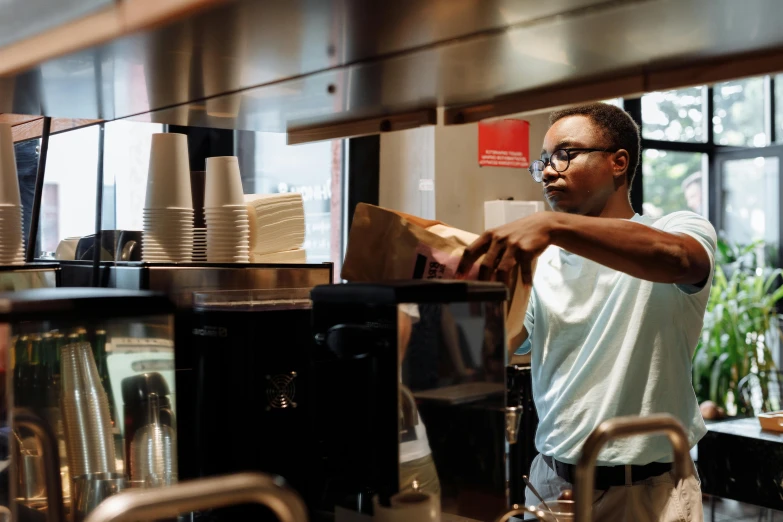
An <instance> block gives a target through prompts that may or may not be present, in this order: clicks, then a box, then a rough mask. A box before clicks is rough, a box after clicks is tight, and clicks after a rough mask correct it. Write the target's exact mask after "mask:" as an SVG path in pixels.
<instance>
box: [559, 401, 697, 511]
mask: <svg viewBox="0 0 783 522" xmlns="http://www.w3.org/2000/svg"><path fill="white" fill-rule="evenodd" d="M658 433H661V434H665V435H666V436H667V437H668V438H669V442H670V443H671V445H672V447H673V449H674V463H673V467H674V473H675V477H674V480H675V483H677V482H678V481H679V480H682V479H685V478H687V477H689V476H691V475H692V474H693V465H692V464H691V459H690V447H689V445H688V436H687V435H686V434H685V428H683V426H682V424H680V422H679V421H678V420H677V419H675V418H674V417H673V416H671V415H669V414H655V415H649V416H646V417H635V416H634V417H617V418H616V419H610V420H608V421H605V422H602V423H601V424H600V425H599V426H598V427H597V428H596V429H595V430H593V432H592V433H591V434H590V436H589V437H587V440H586V441H585V444H584V447H583V448H582V455H581V456H580V457H579V462H578V463H577V466H576V473H575V476H574V479H575V482H576V483H575V484H574V501H575V513H574V514H575V520H576V522H591V520H592V506H593V489H594V485H595V462H596V460H597V459H598V453H599V452H600V451H601V448H603V447H604V446H605V445H606V443H607V442H609V441H610V440H613V439H619V438H625V437H632V436H634V435H652V434H658Z"/></svg>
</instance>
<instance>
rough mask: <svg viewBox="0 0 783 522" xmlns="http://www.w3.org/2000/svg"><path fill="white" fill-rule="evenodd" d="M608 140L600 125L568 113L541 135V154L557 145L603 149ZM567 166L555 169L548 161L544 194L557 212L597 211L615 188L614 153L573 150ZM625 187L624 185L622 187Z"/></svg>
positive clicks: (551, 151) (607, 144)
mask: <svg viewBox="0 0 783 522" xmlns="http://www.w3.org/2000/svg"><path fill="white" fill-rule="evenodd" d="M609 146H610V144H609V143H608V142H607V140H606V138H605V137H604V135H603V133H602V132H601V129H600V128H598V127H597V126H596V125H595V123H593V121H592V120H591V119H590V118H588V117H587V116H568V117H566V118H562V119H560V120H558V121H557V122H555V124H554V125H552V127H551V128H550V129H549V131H548V132H547V133H546V137H545V138H544V150H543V151H542V157H547V158H548V157H549V156H551V154H552V153H553V152H555V151H556V150H558V149H568V148H596V149H605V148H608V147H609ZM570 157H571V160H570V164H569V166H568V168H567V169H566V170H565V171H564V172H556V171H555V169H554V168H552V166H551V165H548V166H547V167H546V169H545V170H544V176H543V181H542V186H543V188H544V196H545V197H546V200H547V201H548V202H549V205H550V206H551V207H552V210H555V211H558V212H569V213H572V214H584V215H598V214H600V212H601V210H603V208H604V206H605V205H606V201H607V200H608V199H609V197H610V196H611V195H612V193H613V192H614V191H615V190H617V187H616V181H615V179H616V175H615V172H614V168H613V161H612V158H613V154H611V153H608V152H574V153H572V154H571V156H570ZM623 190H625V189H623Z"/></svg>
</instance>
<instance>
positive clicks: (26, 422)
mask: <svg viewBox="0 0 783 522" xmlns="http://www.w3.org/2000/svg"><path fill="white" fill-rule="evenodd" d="M12 415H13V419H12V423H13V424H15V425H16V426H18V427H21V428H25V429H28V430H30V431H32V432H33V434H35V436H36V437H37V438H38V440H39V443H40V445H41V457H42V459H43V467H44V482H45V484H46V497H47V508H46V513H47V520H49V521H50V522H65V508H64V507H63V490H62V482H61V479H60V463H59V461H58V460H57V455H58V449H57V437H56V436H55V434H54V433H53V432H52V429H51V428H50V427H49V425H48V424H47V423H46V422H44V421H43V420H42V419H41V418H40V417H39V416H38V415H36V414H35V413H33V412H32V410H28V409H26V408H15V409H14V410H13V413H12Z"/></svg>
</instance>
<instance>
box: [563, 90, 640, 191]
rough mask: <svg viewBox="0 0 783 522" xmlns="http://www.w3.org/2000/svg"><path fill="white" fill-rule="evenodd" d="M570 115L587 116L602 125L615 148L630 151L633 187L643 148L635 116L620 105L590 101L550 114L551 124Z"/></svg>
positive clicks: (609, 144) (630, 174)
mask: <svg viewBox="0 0 783 522" xmlns="http://www.w3.org/2000/svg"><path fill="white" fill-rule="evenodd" d="M569 116H587V117H588V118H590V119H591V120H593V123H595V124H596V125H597V126H598V127H600V128H601V129H602V130H603V132H604V136H605V137H606V139H607V140H609V143H607V146H608V147H611V148H613V149H625V150H627V151H628V156H629V160H628V171H627V172H626V175H627V178H628V189H629V190H630V189H631V185H632V184H633V178H634V176H635V175H636V168H637V167H638V166H639V155H640V151H641V148H642V143H641V136H640V135H639V126H638V125H636V122H635V121H633V118H631V116H630V115H629V114H628V113H627V112H625V111H624V110H622V109H621V108H619V107H615V106H614V105H609V104H608V103H589V104H587V105H578V106H576V107H569V108H567V109H563V110H560V111H556V112H553V113H552V114H550V115H549V124H550V125H554V124H555V122H557V121H558V120H562V119H563V118H567V117H569Z"/></svg>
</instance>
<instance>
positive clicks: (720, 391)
mask: <svg viewBox="0 0 783 522" xmlns="http://www.w3.org/2000/svg"><path fill="white" fill-rule="evenodd" d="M761 251H763V244H761V243H758V242H757V243H753V244H751V245H748V246H744V247H741V246H736V245H731V244H729V243H728V242H726V241H722V240H719V241H718V252H717V256H716V257H717V259H716V267H715V277H714V279H713V283H712V289H711V290H710V297H709V301H708V303H707V311H706V313H705V316H704V328H703V330H702V336H701V340H700V342H699V345H698V346H697V348H696V352H695V355H694V359H693V387H694V389H695V391H696V395H697V397H698V398H699V401H700V402H703V401H711V402H712V403H713V407H717V408H719V409H723V410H724V411H725V412H726V413H727V414H728V415H739V414H748V413H752V412H750V411H746V409H747V408H746V406H745V404H744V401H742V400H740V397H739V395H738V391H739V389H738V388H739V383H740V380H742V379H743V378H744V377H745V376H747V375H749V374H754V375H755V376H757V377H758V379H757V382H754V385H756V387H757V390H760V393H761V394H762V395H764V394H766V393H767V391H768V386H767V380H768V379H769V377H770V375H772V374H773V372H772V370H774V369H775V364H774V362H773V360H772V353H771V351H770V345H771V344H772V342H771V341H772V340H771V338H770V337H771V336H777V337H778V338H780V330H779V329H778V326H777V324H778V323H777V320H776V319H777V318H779V317H780V316H779V314H778V313H777V309H776V304H777V302H778V301H779V300H780V299H781V298H783V287H778V286H779V285H778V283H777V282H778V278H779V276H780V275H781V273H783V271H781V270H780V269H774V270H773V269H770V268H768V267H766V266H765V265H766V263H764V262H761V263H758V262H756V259H757V258H758V257H759V256H757V255H756V253H758V252H761ZM762 399H763V403H764V404H767V400H766V399H767V398H766V397H763V398H762ZM703 411H704V410H703ZM705 417H706V415H705Z"/></svg>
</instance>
